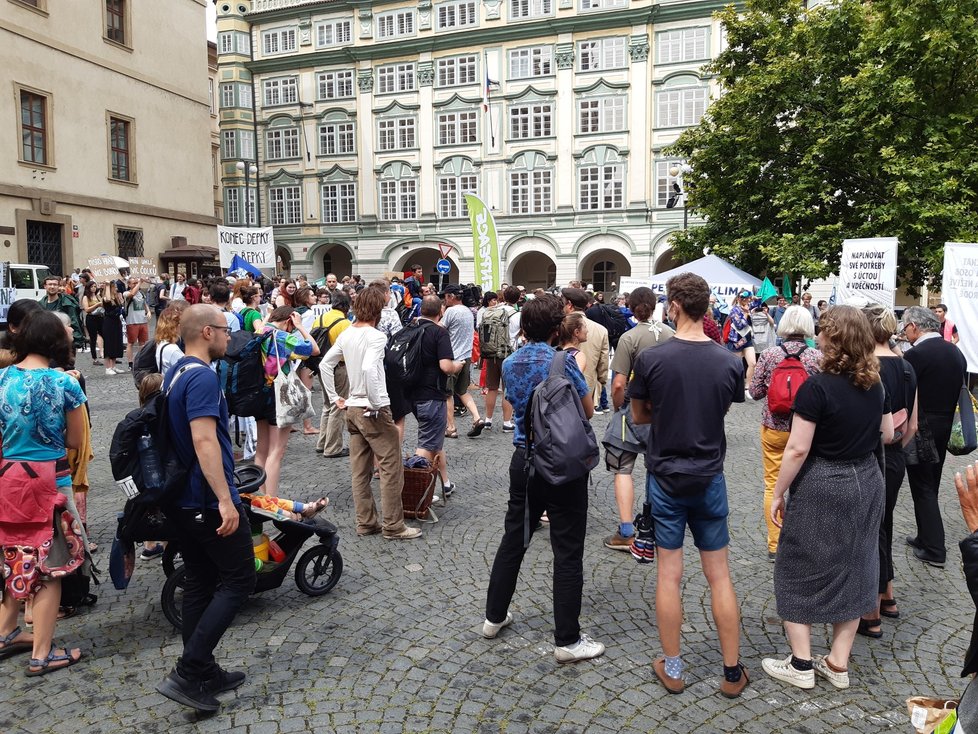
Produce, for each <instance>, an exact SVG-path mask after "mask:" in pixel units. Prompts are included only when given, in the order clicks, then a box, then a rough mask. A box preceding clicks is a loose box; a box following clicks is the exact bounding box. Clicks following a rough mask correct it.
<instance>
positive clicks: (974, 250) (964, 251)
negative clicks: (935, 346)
mask: <svg viewBox="0 0 978 734" xmlns="http://www.w3.org/2000/svg"><path fill="white" fill-rule="evenodd" d="M941 299H942V300H943V301H944V305H946V306H947V316H948V318H949V319H951V321H953V322H954V324H955V326H957V327H958V349H960V350H961V352H962V353H963V354H964V356H965V359H967V360H968V372H978V244H975V243H974V242H947V243H945V245H944V282H943V283H942V285H941Z"/></svg>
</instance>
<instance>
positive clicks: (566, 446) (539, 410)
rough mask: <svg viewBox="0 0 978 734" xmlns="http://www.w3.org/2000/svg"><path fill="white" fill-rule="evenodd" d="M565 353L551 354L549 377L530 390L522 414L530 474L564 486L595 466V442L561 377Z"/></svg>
mask: <svg viewBox="0 0 978 734" xmlns="http://www.w3.org/2000/svg"><path fill="white" fill-rule="evenodd" d="M566 361H567V352H557V353H556V354H554V358H553V361H552V362H551V364H550V374H549V375H548V376H547V379H545V380H544V381H543V382H541V383H540V384H539V385H537V386H536V387H535V388H533V394H532V395H531V396H530V408H529V410H527V411H526V417H525V418H524V427H525V429H526V448H527V454H528V458H530V459H531V460H532V465H533V470H534V471H535V473H536V474H537V475H538V476H540V477H541V478H542V479H543V480H544V481H545V482H547V483H549V484H566V483H567V482H571V481H573V480H575V479H580V478H581V477H583V476H586V475H587V474H588V472H590V471H591V470H592V469H594V467H596V466H597V465H598V458H599V452H598V440H597V439H596V438H595V436H594V430H593V429H592V428H591V423H590V421H588V419H587V418H586V417H585V415H584V408H583V406H582V405H581V399H580V397H578V395H577V391H576V390H575V389H574V385H573V383H572V382H571V381H570V380H569V379H568V377H567V375H566V374H564V363H565V362H566Z"/></svg>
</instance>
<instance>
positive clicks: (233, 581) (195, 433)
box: [156, 304, 255, 711]
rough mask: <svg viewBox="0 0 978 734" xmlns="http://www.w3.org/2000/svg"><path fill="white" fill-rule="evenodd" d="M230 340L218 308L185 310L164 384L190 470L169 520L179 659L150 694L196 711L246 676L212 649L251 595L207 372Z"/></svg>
mask: <svg viewBox="0 0 978 734" xmlns="http://www.w3.org/2000/svg"><path fill="white" fill-rule="evenodd" d="M229 336H230V329H229V327H228V325H227V322H226V321H225V319H224V316H223V315H222V314H221V312H220V311H219V310H218V309H217V308H215V307H214V306H209V305H206V304H198V305H194V306H191V307H190V308H188V309H187V310H186V311H184V312H183V315H182V316H181V318H180V337H181V338H182V339H183V341H184V344H185V348H184V353H185V355H186V356H185V357H184V358H183V359H181V360H180V361H179V362H177V363H176V364H174V365H173V366H172V367H171V368H170V370H169V371H168V372H167V374H166V377H165V379H164V390H169V393H168V395H167V398H166V400H167V418H168V423H169V425H168V428H169V431H170V440H171V442H172V445H173V450H174V451H175V452H176V455H177V456H178V457H179V458H180V461H181V463H182V464H183V465H185V466H193V469H192V470H191V472H190V475H189V478H188V482H187V487H186V489H185V490H184V492H183V494H182V495H181V496H180V498H179V499H178V500H177V502H176V509H174V510H173V511H170V512H168V514H167V517H168V518H169V519H170V520H171V521H172V522H173V523H174V524H175V525H176V526H177V530H178V538H179V541H180V553H181V555H182V556H183V563H184V567H185V568H186V570H187V576H186V585H185V587H184V594H183V655H181V657H180V659H179V660H178V661H177V664H176V667H174V669H173V670H172V671H170V673H169V674H168V675H167V676H166V678H164V679H163V681H162V682H161V683H160V684H159V685H158V686H157V687H156V690H157V691H159V692H160V693H162V694H163V695H164V696H166V697H167V698H169V699H172V700H173V701H177V702H178V703H182V704H183V705H185V706H189V707H191V708H194V709H196V710H198V711H217V710H218V708H220V703H219V702H218V700H217V699H216V698H214V694H215V693H221V692H223V691H230V690H232V689H233V688H237V687H238V686H239V685H241V684H242V683H244V679H245V674H244V673H241V672H229V671H226V670H222V669H221V667H220V666H218V664H217V662H216V661H215V660H214V648H215V647H216V646H217V643H218V642H219V641H220V639H221V636H222V635H223V634H224V632H225V630H226V629H227V628H228V627H229V626H230V624H231V622H232V621H233V620H234V616H235V614H236V613H237V611H238V609H239V608H240V607H241V605H242V604H243V603H244V601H245V599H247V598H248V595H249V594H251V592H252V591H254V588H255V565H254V551H253V549H252V543H251V532H250V526H249V524H248V520H247V518H246V516H245V514H244V508H243V507H242V506H241V499H240V498H239V497H238V492H237V489H236V488H235V486H234V454H233V453H232V448H231V435H230V433H229V432H228V407H227V402H226V401H225V399H224V394H223V393H222V392H221V388H220V385H219V383H218V379H217V375H216V374H215V373H214V372H213V371H212V370H210V369H209V367H210V363H211V362H212V361H213V360H215V359H219V358H220V357H222V356H224V353H225V351H226V350H227V345H228V337H229ZM171 386H172V389H171Z"/></svg>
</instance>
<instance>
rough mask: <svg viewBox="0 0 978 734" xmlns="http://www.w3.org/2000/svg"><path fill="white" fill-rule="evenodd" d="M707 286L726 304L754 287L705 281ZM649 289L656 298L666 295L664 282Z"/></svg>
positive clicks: (650, 286) (752, 290)
mask: <svg viewBox="0 0 978 734" xmlns="http://www.w3.org/2000/svg"><path fill="white" fill-rule="evenodd" d="M707 284H708V285H709V286H710V292H711V293H713V294H714V295H716V297H717V298H720V299H722V300H724V301H727V302H728V303H729V302H731V301H732V299H733V297H734V296H736V295H737V294H738V293H740V292H741V291H751V292H752V293H753V292H754V287H753V286H752V285H750V284H749V283H714V282H712V281H707ZM649 288H651V289H652V291H653V292H654V293H655V294H656V295H657V296H664V295H665V294H666V284H665V282H661V283H652V284H651V285H649Z"/></svg>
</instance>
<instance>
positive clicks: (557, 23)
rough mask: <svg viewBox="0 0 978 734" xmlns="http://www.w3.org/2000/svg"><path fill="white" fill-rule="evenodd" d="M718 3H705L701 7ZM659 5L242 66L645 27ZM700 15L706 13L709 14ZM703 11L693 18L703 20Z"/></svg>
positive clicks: (257, 68) (343, 60)
mask: <svg viewBox="0 0 978 734" xmlns="http://www.w3.org/2000/svg"><path fill="white" fill-rule="evenodd" d="M713 4H715V5H716V6H717V7H718V8H720V7H723V5H722V4H721V3H714V2H713V0H709V2H707V3H699V5H710V6H712V5H713ZM659 10H660V6H657V5H653V6H646V7H639V8H629V9H627V10H620V11H615V12H608V13H600V14H594V15H569V16H567V17H565V18H546V19H542V20H539V21H534V22H529V23H518V24H515V23H514V24H510V25H500V26H496V27H493V28H474V29H472V30H469V31H460V32H457V33H448V34H444V35H441V34H433V35H424V36H420V37H418V38H406V39H398V40H396V41H391V42H387V43H373V44H369V45H363V46H346V47H344V48H338V49H330V50H326V51H317V52H315V53H309V54H289V55H288V56H283V57H275V58H271V59H259V60H256V61H251V62H247V63H245V67H246V68H248V69H249V70H251V71H252V73H257V74H275V73H280V72H283V71H290V70H296V69H306V68H318V67H321V66H336V65H343V64H347V65H349V64H353V63H356V62H358V61H370V60H373V59H390V58H398V57H402V56H403V57H409V56H417V55H419V54H421V53H431V52H439V51H448V50H456V49H463V50H464V49H473V48H483V47H485V46H490V45H493V44H503V43H507V44H508V43H512V42H515V41H525V40H529V39H533V38H540V37H543V36H556V35H558V34H561V33H582V32H586V31H601V30H608V29H612V28H631V27H632V26H635V25H647V24H649V23H652V21H653V19H658V15H657V12H659ZM703 12H706V13H709V12H712V11H710V10H704V11H703ZM702 14H703V13H702V12H701V13H699V14H696V15H694V16H693V17H702Z"/></svg>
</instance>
